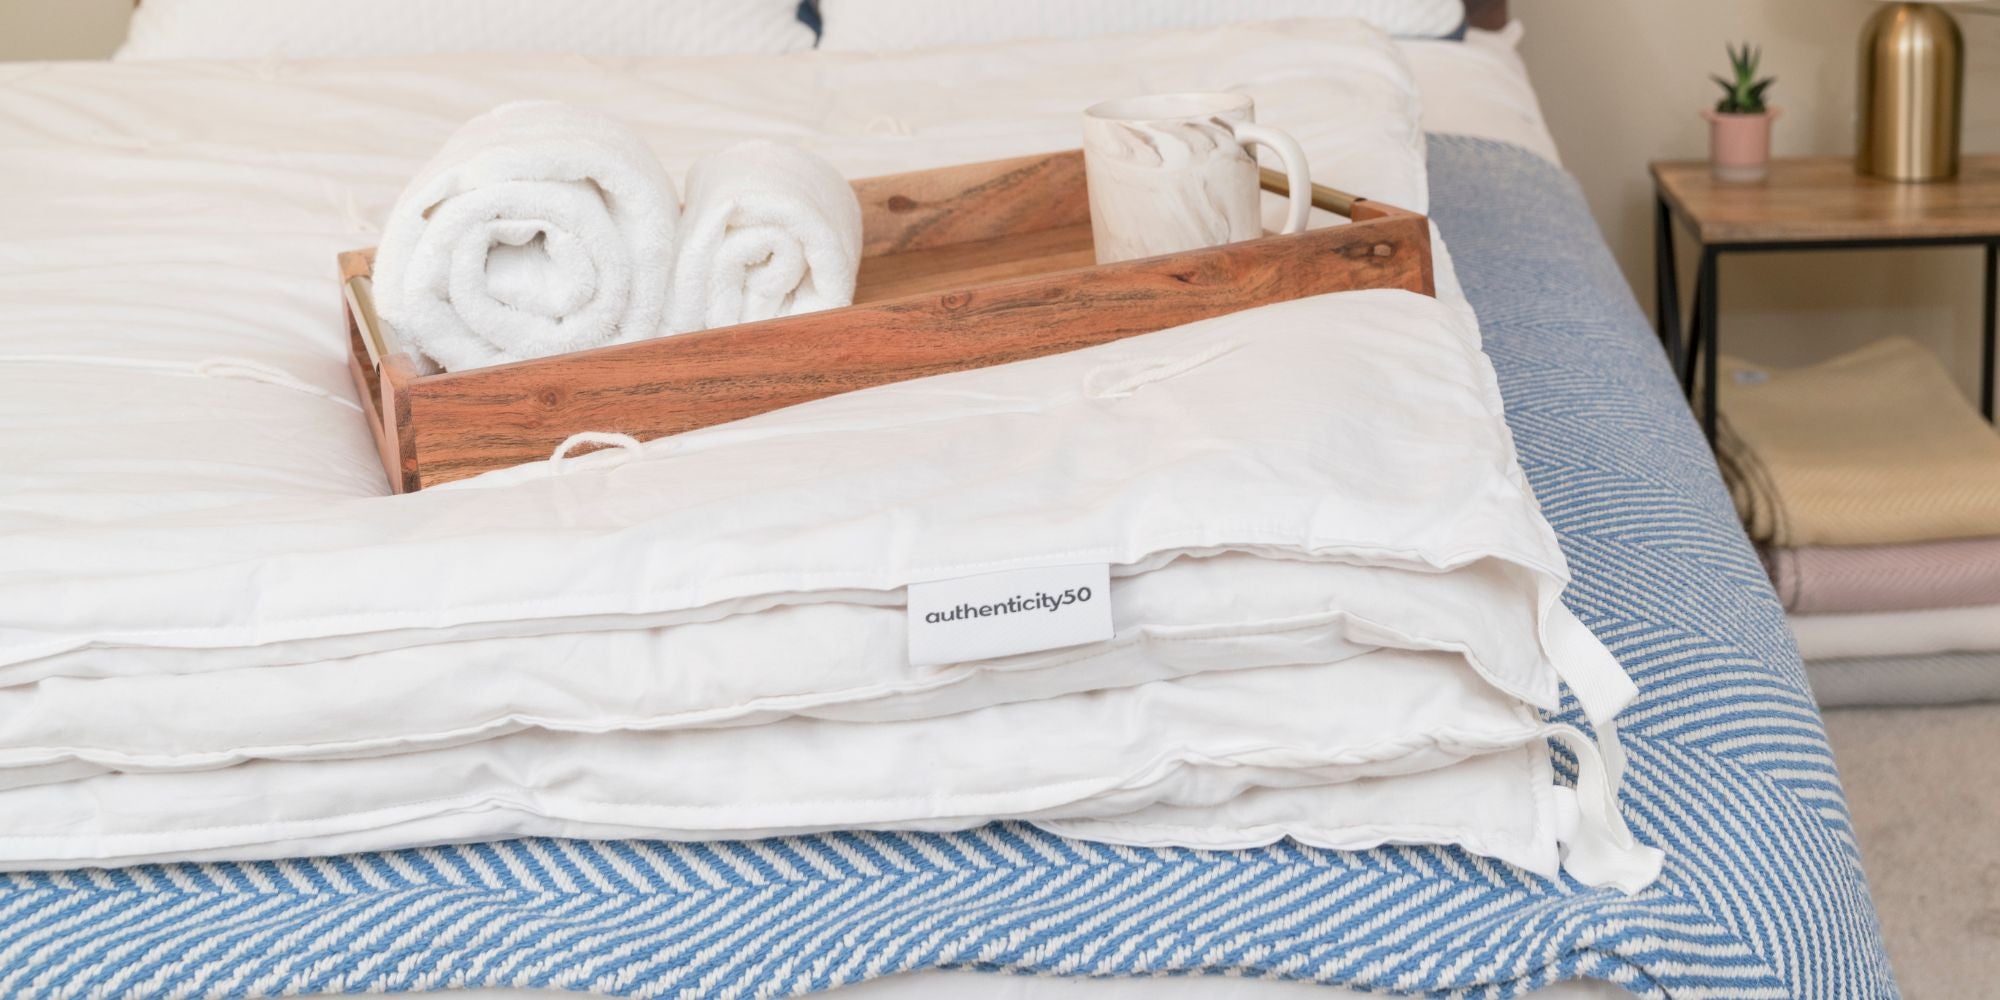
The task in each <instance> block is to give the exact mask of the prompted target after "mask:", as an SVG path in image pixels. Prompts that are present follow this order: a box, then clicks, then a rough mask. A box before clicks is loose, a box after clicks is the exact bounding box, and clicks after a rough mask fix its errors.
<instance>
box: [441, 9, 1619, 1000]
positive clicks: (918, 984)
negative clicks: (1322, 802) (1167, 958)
mask: <svg viewBox="0 0 2000 1000" xmlns="http://www.w3.org/2000/svg"><path fill="white" fill-rule="evenodd" d="M1520 37H1521V27H1520V25H1519V24H1518V23H1517V24H1514V25H1511V26H1509V27H1508V28H1507V29H1506V30H1505V31H1499V32H1489V31H1477V30H1475V31H1472V32H1469V33H1468V34H1467V37H1466V40H1465V41H1464V42H1462V43H1461V42H1445V41H1407V42H1399V43H1398V45H1399V46H1400V47H1401V48H1402V49H1403V51H1404V53H1405V54H1406V55H1407V56H1408V57H1409V59H1410V64H1411V67H1412V69H1413V70H1414V71H1415V73H1416V78H1417V82H1418V85H1419V86H1420V87H1421V88H1422V90H1423V96H1424V130H1425V131H1427V132H1440V133H1449V134H1455V135H1470V136H1476V137H1479V138H1483V139H1493V140H1496V141H1500V142H1507V143H1512V144H1514V145H1517V146H1521V147H1523V148H1526V149H1528V150H1530V151H1532V152H1534V153H1536V154H1538V155H1540V156H1542V157H1545V158H1546V159H1548V160H1549V161H1550V162H1552V163H1560V162H1561V159H1560V156H1559V154H1558V152H1557V150H1556V144H1555V139H1554V138H1553V137H1552V136H1551V135H1550V134H1549V130H1548V124H1547V122H1546V121H1545V120H1544V119H1543V117H1542V111H1541V104H1540V101H1539V100H1538V99H1537V97H1536V95H1535V89H1534V85H1533V83H1532V82H1530V80H1529V78H1528V73H1527V68H1526V67H1525V66H1524V65H1523V64H1522V62H1521V59H1520V56H1519V54H1518V53H1517V52H1516V45H1517V44H1518V43H1519V40H1520ZM838 995H839V996H840V997H841V998H842V1000H932V998H935V997H945V996H948V997H951V998H953V1000H1364V995H1363V994H1360V993H1355V992H1352V991H1349V990H1341V989H1329V988H1326V987H1323V986H1316V985H1313V984H1309V983H1296V982H1279V981H1273V980H1258V979H1228V978H1211V979H1185V978H1177V979H1080V980H1078V979H1048V978H1038V977H1023V976H996V975H980V974H976V973H965V972H922V973H914V974H910V975H903V976H895V977H891V978H887V979H878V980H875V981H873V982H870V983H865V984H862V985H860V986H851V987H847V988H845V989H842V990H840V991H838ZM1627 995H1629V994H1627V993H1625V992H1624V991H1623V990H1620V989H1619V988H1617V987H1615V986H1612V985H1610V984H1608V983H1598V982H1574V983H1562V984H1558V985H1556V986H1551V987H1549V988H1547V989H1545V990H1540V991H1537V992H1535V993H1534V994H1533V996H1534V997H1536V998H1537V1000H1609V998H1613V997H1620V996H1627ZM452 996H453V997H454V998H456V997H466V998H476V1000H547V998H548V997H549V994H547V993H537V992H534V991H526V990H521V991H516V990H476V991H466V992H462V993H455V994H452Z"/></svg>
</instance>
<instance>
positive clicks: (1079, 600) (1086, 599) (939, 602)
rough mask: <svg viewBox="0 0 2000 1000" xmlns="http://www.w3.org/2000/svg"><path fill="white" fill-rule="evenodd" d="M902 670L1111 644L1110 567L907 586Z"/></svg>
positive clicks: (1047, 568) (1098, 565)
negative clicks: (906, 659) (906, 658)
mask: <svg viewBox="0 0 2000 1000" xmlns="http://www.w3.org/2000/svg"><path fill="white" fill-rule="evenodd" d="M909 594H910V663H911V664H912V665H913V666H919V667H935V666H941V665H943V664H947V663H966V662H970V661H973V660H990V659H993V658H995V657H999V656H1013V655H1016V654H1018V653H1035V652H1040V651H1042V650H1045V649H1061V648H1063V647H1065V646H1080V645H1082V644H1084V643H1086V642H1102V641H1104V640H1106V639H1109V638H1111V567H1110V566H1109V565H1107V564H1105V563H1096V564H1093V565H1088V566H1038V567H1036V568H1034V569H1017V570H1008V571H1006V572H1004V573H986V574H983V575H980V576H964V577H959V578H958V579H956V580H939V581H936V582H934V583H916V584H911V585H910V588H909Z"/></svg>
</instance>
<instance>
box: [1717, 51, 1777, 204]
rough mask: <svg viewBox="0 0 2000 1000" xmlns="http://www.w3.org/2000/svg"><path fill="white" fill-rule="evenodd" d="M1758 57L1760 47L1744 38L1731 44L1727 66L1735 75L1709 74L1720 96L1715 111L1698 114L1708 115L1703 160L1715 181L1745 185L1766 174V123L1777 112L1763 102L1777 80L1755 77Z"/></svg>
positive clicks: (1760, 56)
mask: <svg viewBox="0 0 2000 1000" xmlns="http://www.w3.org/2000/svg"><path fill="white" fill-rule="evenodd" d="M1763 56H1764V53H1763V50H1761V49H1757V48H1754V47H1752V46H1751V45H1750V43H1748V42H1745V43H1743V46H1742V47H1741V48H1738V47H1737V46H1734V45H1731V46H1729V66H1730V68H1731V70H1733V71H1734V75H1735V79H1733V80H1732V79H1724V78H1723V77H1720V76H1715V77H1711V79H1713V80H1714V81H1715V82H1716V83H1717V84H1719V85H1720V86H1721V87H1722V94H1723V96H1722V100H1720V101H1718V102H1716V105H1715V110H1713V111H1704V112H1702V117H1704V118H1707V119H1708V144H1709V156H1708V159H1709V163H1710V164H1711V165H1712V166H1713V167H1714V169H1715V178H1716V179H1717V180H1720V181H1729V182H1733V183H1750V182H1755V181H1761V180H1763V179H1764V177H1765V175H1766V174H1768V173H1770V172H1771V122H1772V120H1774V119H1776V118H1777V117H1778V111H1777V109H1776V108H1771V107H1767V106H1766V105H1765V104H1764V92H1765V91H1767V90H1769V89H1771V84H1773V83H1776V82H1777V81H1776V80H1775V79H1773V78H1771V77H1765V78H1763V79H1761V80H1760V79H1758V78H1757V64H1758V63H1759V62H1760V61H1761V60H1762V59H1763Z"/></svg>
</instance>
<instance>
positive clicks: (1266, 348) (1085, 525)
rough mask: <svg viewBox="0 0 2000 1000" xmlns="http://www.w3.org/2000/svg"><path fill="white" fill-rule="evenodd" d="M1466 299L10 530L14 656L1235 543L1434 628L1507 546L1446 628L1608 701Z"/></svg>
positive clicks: (533, 611)
mask: <svg viewBox="0 0 2000 1000" xmlns="http://www.w3.org/2000/svg"><path fill="white" fill-rule="evenodd" d="M1467 322H1468V320H1467V319H1466V318H1465V316H1464V314H1463V313H1462V312H1461V311H1459V310H1455V309H1452V308H1451V307H1449V306H1446V305H1443V304H1440V303H1438V302H1435V301H1434V300H1430V299H1425V298H1422V297H1419V296H1413V295H1409V294H1407V293H1400V292H1369V293H1360V294H1350V295H1340V296H1329V297H1323V298H1318V299H1308V300H1301V301H1298V302H1293V303H1288V304H1285V305H1282V306H1276V307H1272V308H1267V309H1262V310H1255V311H1251V312H1247V313H1241V314H1237V315H1234V316H1230V317H1224V318H1221V319H1217V320H1211V321H1208V322H1205V323H1200V324H1194V325H1191V326H1187V327H1183V328H1179V329H1176V330H1171V331H1165V332H1162V333H1159V334H1155V335H1152V336H1148V337H1143V338H1135V339H1133V340H1127V341H1122V342H1119V343H1115V344H1111V345H1106V346H1104V347H1100V348H1096V349H1092V350H1089V351H1081V352H1076V353H1072V354H1068V355H1060V356H1056V357H1051V358H1044V359H1039V360H1036V361H1032V362H1026V363H1022V364H1017V365H1009V366H1004V367H1000V368H993V369H986V370H983V371H976V372H969V373H961V374H959V375H954V376H947V377H941V378H934V379H927V380H923V381H919V382H914V383H906V384H903V385H897V386H888V387H883V388H881V389H877V390H870V391H867V392H862V393H855V394H850V395H847V396H844V397H836V398H834V399H829V400H824V401H821V402H819V403H815V404H809V405H807V406H801V407H796V408H793V409H790V410H786V411H780V412H778V413H773V414H768V415H766V416H764V417H760V418H756V419H753V420H748V421H743V422H740V423H737V424H733V425H728V426H724V427H719V428H714V429H711V430H709V431H703V432H697V433H694V434H690V435H684V436H682V437H679V438H674V439H669V440H666V441H661V442H655V443H653V444H652V445H649V446H647V447H646V448H645V449H644V454H643V455H641V456H639V457H637V458H628V457H627V456H625V455H623V454H622V453H621V454H609V455H605V456H603V457H601V458H600V457H596V456H593V457H591V458H586V459H584V460H581V461H577V462H572V463H569V464H568V465H566V466H565V467H563V469H561V470H554V469H551V468H547V467H523V468H520V469H516V470H508V471H505V472H501V473H495V474H492V475H490V476H488V477H482V478H480V479H476V480H472V481H469V483H468V484H467V485H466V486H465V487H464V488H457V489H442V490H432V491H426V492H424V493H421V494H417V495H414V496H409V497H401V498H397V499H395V500H390V501H372V500H371V501H340V502H334V501H329V502H324V503H314V504H282V503H272V504H266V505H256V506H251V507H245V508H241V509H237V510H231V511H226V512H217V513H180V514H172V515H166V516H163V517H160V518H155V519H148V520H145V521H128V522H125V523H123V524H120V525H118V526H117V527H115V528H114V527H112V526H107V525H99V524H92V525H80V526H75V527H72V528H69V529H67V530H65V529H63V528H60V527H58V528H55V529H53V530H49V531H44V532H40V533H37V534H34V535H25V536H9V537H6V538H4V539H0V567H4V568H0V682H5V683H14V684H18V683H24V682H28V681H33V680H37V679H41V678H48V677H62V676H71V677H90V676H104V675H107V674H119V673H127V674H129V673H138V672H146V673H180V672H188V671H202V670H208V669H215V668H219V667H243V666H263V665H270V664H283V663H301V662H310V661H312V660H315V659H324V658H329V657H332V656H339V655H347V654H350V653H352V652H353V650H355V649H361V650H382V649H409V648H415V647H419V646H427V645H436V644H438V643H442V642H447V641H458V640H466V639H476V638H484V637H491V636H514V635H523V634H555V633H563V632H576V631H590V630H598V629H605V628H607V627H615V626H616V625H617V624H618V623H620V621H621V619H622V620H623V621H624V622H628V623H632V624H638V625H643V626H646V627H655V626H661V625H672V624H680V623H692V622H702V621H718V620H722V619H726V618H728V617H730V616H732V615H746V614H751V613H753V612H760V611H765V610H767V609H770V608H774V607H780V606H788V605H803V604H820V603H834V604H847V605H860V606H869V605H874V606H889V607H895V606H898V605H900V604H901V603H902V596H901V595H902V590H903V588H905V587H907V586H908V585H910V584H912V583H921V582H925V581H931V580H939V579H947V578H951V577H955V576H964V575H969V574H978V573H985V572H991V571H993V570H996V569H1002V568H1018V567H1024V566H1036V565H1067V564H1076V563H1089V562H1100V563H1105V564H1109V565H1111V566H1113V567H1117V571H1118V575H1133V574H1135V573H1138V572H1144V571H1147V570H1149V569H1152V568H1156V567H1159V566H1162V565H1165V564H1167V563H1168V562H1169V561H1170V560H1172V559H1173V558H1175V557H1178V556H1184V555H1205V554H1217V553H1224V552H1235V553H1242V554H1247V555H1253V556H1261V557H1275V558H1281V559H1293V560H1307V561H1321V562H1328V563H1336V564H1345V565H1349V566H1374V567H1379V568H1384V569H1394V570H1398V571H1401V572H1400V573H1398V574H1395V575H1393V576H1391V577H1389V578H1390V579H1393V580H1396V581H1399V584H1398V585H1397V586H1390V587H1376V586H1374V585H1361V586H1357V585H1354V584H1352V583H1349V584H1347V585H1346V586H1347V589H1349V590H1351V591H1353V592H1355V594H1356V595H1357V596H1355V597H1353V598H1351V599H1352V600H1354V601H1364V600H1365V601H1368V602H1372V603H1373V604H1374V605H1375V606H1376V610H1374V611H1372V612H1371V614H1370V615H1369V616H1368V617H1370V618H1371V619H1380V620H1382V621H1383V622H1384V623H1385V624H1386V626H1387V627H1388V628H1389V629H1391V630H1393V629H1395V627H1396V625H1397V623H1398V621H1401V622H1404V623H1412V622H1414V623H1417V624H1415V625H1410V624H1406V625H1405V627H1406V628H1407V629H1408V630H1409V631H1410V632H1412V633H1421V632H1422V631H1423V630H1424V629H1425V628H1428V629H1430V630H1431V631H1430V635H1431V638H1432V641H1433V642H1435V641H1437V639H1438V637H1439V636H1441V635H1443V633H1442V632H1439V631H1436V629H1437V626H1436V624H1435V623H1433V624H1432V625H1430V626H1422V625H1421V621H1420V618H1421V616H1416V617H1413V616H1411V615H1409V614H1407V613H1405V612H1403V611H1400V610H1398V605H1399V604H1410V605H1416V604H1421V603H1423V602H1424V601H1426V600H1429V598H1427V597H1425V596H1424V593H1425V588H1426V587H1427V586H1432V585H1436V586H1440V587H1445V588H1450V587H1456V586H1459V584H1456V583H1440V582H1439V581H1443V580H1445V579H1446V574H1448V573H1451V572H1453V571H1457V570H1461V569H1464V568H1465V567H1469V566H1473V565H1475V564H1479V563H1483V562H1489V561H1490V562H1494V563H1498V564H1503V565H1505V566H1508V567H1512V572H1517V573H1519V574H1521V577H1520V579H1519V580H1517V581H1515V582H1513V583H1510V584H1509V585H1508V586H1507V587H1501V588H1493V589H1492V590H1491V591H1489V593H1488V594H1487V595H1486V596H1487V598H1488V599H1493V598H1495V597H1496V595H1498V594H1502V593H1510V594H1511V603H1509V599H1508V598H1505V597H1501V598H1499V599H1498V603H1489V604H1483V605H1481V608H1482V610H1485V611H1486V613H1485V614H1482V615H1475V616H1469V617H1463V621H1462V622H1461V623H1460V629H1459V630H1458V631H1457V632H1456V633H1455V636H1454V638H1455V641H1456V642H1458V643H1459V644H1460V645H1469V644H1471V643H1473V642H1476V641H1477V640H1475V639H1472V638H1470V637H1475V636H1479V635H1481V634H1482V633H1486V632H1492V634H1493V635H1494V636H1495V637H1500V636H1503V635H1504V633H1501V632H1498V631H1493V630H1492V629H1490V628H1489V627H1488V626H1486V625H1484V624H1477V625H1475V624H1474V623H1475V622H1483V621H1484V620H1486V619H1491V620H1494V621H1500V622H1508V621H1511V622H1512V623H1513V624H1512V627H1513V628H1514V629H1515V630H1516V633H1515V634H1520V635H1526V634H1530V633H1532V634H1534V635H1536V636H1537V637H1538V638H1539V640H1540V641H1539V642H1538V643H1534V644H1532V645H1526V646H1523V645H1520V644H1518V643H1514V644H1507V645H1506V647H1505V648H1507V649H1508V650H1509V653H1508V655H1506V656H1502V655H1498V654H1493V655H1488V656H1484V657H1482V658H1481V666H1482V667H1484V668H1486V669H1488V670H1490V671H1492V672H1493V674H1494V676H1495V677H1496V678H1498V679H1499V683H1501V684H1502V685H1503V687H1504V688H1506V689H1508V690H1510V691H1515V692H1517V693H1518V694H1519V696H1521V697H1523V698H1525V699H1526V700H1529V701H1530V702H1533V703H1535V704H1540V705H1545V706H1552V705H1553V703H1554V693H1555V689H1556V682H1557V679H1558V678H1560V677H1567V678H1568V679H1570V680H1571V683H1572V685H1573V686H1577V687H1578V688H1579V696H1580V697H1582V698H1583V699H1584V700H1585V702H1586V704H1587V705H1591V706H1592V707H1593V710H1594V711H1595V710H1596V709H1597V708H1599V707H1600V706H1605V705H1610V704H1612V703H1614V702H1617V703H1622V696H1621V694H1620V691H1619V690H1604V691H1599V690H1597V687H1599V686H1605V685H1609V686H1610V687H1611V688H1626V687H1629V682H1626V681H1624V680H1623V677H1622V674H1619V673H1618V672H1617V670H1616V667H1615V664H1613V663H1611V661H1610V659H1609V655H1608V654H1607V653H1605V651H1604V650H1603V648H1602V646H1600V645H1598V644H1597V643H1596V642H1595V640H1593V639H1590V638H1589V636H1588V633H1587V632H1584V631H1583V630H1582V629H1581V628H1580V626H1577V625H1576V624H1575V621H1574V619H1573V618H1572V617H1570V616H1569V615H1568V613H1567V612H1566V611H1564V610H1563V609H1562V607H1561V605H1560V602H1559V601H1558V600H1557V594H1558V593H1559V592H1560V590H1561V588H1562V585H1563V583H1564V581H1565V578H1566V575H1565V574H1566V571H1565V569H1564V564H1563V560H1562V556H1561V553H1560V552H1559V550H1558V549H1557V547H1556V544H1555V538H1554V535H1553V533H1552V532H1551V531H1550V530H1549V528H1548V526H1547V524H1546V523H1545V522H1543V520H1542V519H1541V516H1540V513H1539V511H1538V510H1537V508H1536V506H1535V503H1534V500H1533V498H1532V496H1531V495H1530V494H1529V493H1528V492H1527V490H1526V488H1525V486H1524V484H1523V483H1522V482H1521V479H1520V472H1519V468H1518V466H1517V465H1516V464H1515V462H1514V458H1513V449H1512V444H1511V440H1510V438H1509V437H1508V434H1507V430H1506V427H1505V424H1504V423H1503V422H1502V421H1501V419H1500V416H1499V413H1500V404H1499V398H1498V391H1497V388H1496V386H1495V385H1494V382H1493V377H1492V372H1491V369H1490V366H1489V365H1488V364H1487V362H1486V360H1485V357H1484V355H1483V354H1481V353H1480V352H1479V350H1478V348H1477V347H1476V346H1474V345H1475V340H1474V338H1473V337H1471V336H1469V334H1468V331H1466V330H1465V329H1463V328H1462V324H1465V323H1467ZM1051 455H1056V456H1061V461H1060V462H1051V461H1049V456H1051ZM803 496H810V497H812V501H811V502H810V503H805V504H802V503H799V502H798V501H797V499H796V498H798V497H803ZM51 578H57V579H64V580H67V581H70V582H69V583H68V584H66V585H65V586H62V587H55V588H51V587H49V586H47V585H46V581H47V580H48V579H51ZM1327 586H1329V587H1333V586H1336V585H1335V584H1333V583H1329V584H1327ZM1370 589H1379V590H1380V593H1377V594H1373V595H1368V594H1366V593H1365V592H1366V591H1368V590H1370ZM245 595H254V599H252V600H247V601H246V600H245V599H244V596H245ZM1474 599H1475V600H1478V598H1474ZM1330 603H1331V604H1332V606H1329V607H1323V608H1321V609H1320V610H1321V611H1340V610H1342V609H1341V608H1340V607H1339V606H1338V604H1337V602H1330ZM1503 605H1504V606H1503ZM1356 607H1357V608H1362V607H1363V605H1360V604H1357V605H1356ZM1399 615H1400V616H1401V617H1400V618H1398V616H1399ZM1195 620H1196V621H1197V622H1198V623H1202V624H1229V623H1230V621H1229V619H1228V617H1227V616H1216V615H1207V616H1203V617H1198V618H1196V619H1195ZM1141 624H1143V623H1141ZM804 641H813V640H811V639H806V640H804ZM1413 644H1416V645H1422V643H1413ZM1524 653H1525V655H1523V654H1524ZM441 655H450V654H449V653H444V654H441ZM689 669H690V668H684V669H682V670H680V671H677V673H682V674H685V673H687V672H689ZM1591 677H1596V678H1600V680H1598V681H1592V680H1587V679H1586V678H1591ZM877 680H879V678H877ZM828 700H838V699H828ZM1611 710H1612V711H1615V707H1614V708H1612V709H1611Z"/></svg>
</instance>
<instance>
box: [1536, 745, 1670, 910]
mask: <svg viewBox="0 0 2000 1000" xmlns="http://www.w3.org/2000/svg"><path fill="white" fill-rule="evenodd" d="M1546 735H1547V736H1548V737H1549V738H1550V739H1552V740H1554V741H1556V742H1557V743H1560V744H1562V745H1563V746H1564V747H1565V748H1566V749H1568V750H1569V751H1570V753H1572V754H1574V755H1576V787H1575V788H1566V787H1563V786H1560V785H1559V786H1557V787H1556V789H1555V806H1556V842H1557V843H1558V844H1560V845H1561V847H1562V864H1563V870H1564V871H1567V872H1569V873H1570V875H1571V876H1572V877H1574V878H1575V879H1576V880H1577V881H1579V882H1582V883H1583V884H1585V885H1589V886H1613V887H1615V888H1617V889H1618V890H1620V891H1621V892H1624V893H1625V894H1626V895H1633V894H1636V893H1638V892H1639V891H1640V890H1642V889H1644V888H1646V887H1647V886H1649V885H1652V884H1653V882H1654V881H1655V880H1656V879H1658V878H1659V877H1660V868H1661V867H1662V866H1663V865H1664V864H1665V862H1666V854H1665V852H1663V851H1661V850H1660V849H1659V848H1657V847H1647V846H1646V845H1644V844H1641V843H1639V841H1638V839H1637V838H1635V837H1634V836H1632V829H1631V827H1629V826H1627V825H1626V824H1625V817H1624V815H1623V814H1622V813H1620V812H1619V811H1618V775H1617V774H1616V773H1615V772H1614V769H1613V765H1612V763H1611V760H1610V758H1612V757H1613V756H1615V757H1616V758H1617V760H1618V761H1619V762H1620V765H1621V766H1619V767H1618V768H1617V770H1618V771H1621V772H1622V770H1623V768H1622V761H1623V759H1624V752H1623V750H1622V749H1619V750H1618V751H1617V752H1616V754H1615V755H1614V754H1612V753H1607V752H1601V751H1600V749H1599V747H1600V746H1602V745H1603V744H1602V742H1601V740H1602V737H1600V741H1592V740H1591V738H1590V737H1588V736H1586V735H1584V733H1583V731H1582V730H1580V729H1577V728H1576V727H1574V726H1550V727H1549V728H1548V730H1547V733H1546ZM1610 739H1611V740H1612V741H1614V742H1615V741H1616V740H1617V735H1616V733H1615V732H1614V733H1613V734H1612V735H1611V736H1610Z"/></svg>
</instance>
